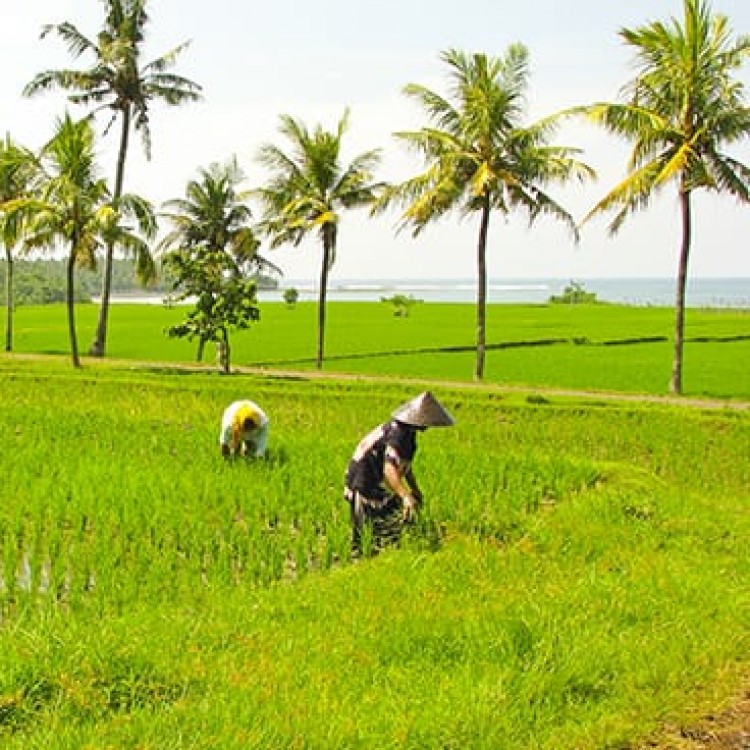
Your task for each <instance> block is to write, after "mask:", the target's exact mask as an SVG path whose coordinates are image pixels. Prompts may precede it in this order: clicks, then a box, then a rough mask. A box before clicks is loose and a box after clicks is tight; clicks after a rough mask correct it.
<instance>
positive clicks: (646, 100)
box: [578, 0, 750, 393]
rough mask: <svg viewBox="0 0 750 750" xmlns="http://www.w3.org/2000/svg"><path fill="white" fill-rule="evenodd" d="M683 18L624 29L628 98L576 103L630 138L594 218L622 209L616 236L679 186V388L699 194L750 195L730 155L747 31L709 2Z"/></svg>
mask: <svg viewBox="0 0 750 750" xmlns="http://www.w3.org/2000/svg"><path fill="white" fill-rule="evenodd" d="M683 9H684V17H683V21H682V23H680V21H679V20H677V19H674V18H673V19H671V20H670V21H669V22H667V23H664V22H661V21H656V22H653V23H649V24H647V25H646V26H642V27H640V28H636V29H622V30H621V31H620V36H621V37H622V39H623V40H624V42H625V43H626V44H627V45H629V46H630V47H632V48H633V51H634V53H635V63H636V66H637V71H636V76H635V78H634V79H633V80H632V81H630V82H629V83H628V84H627V85H626V86H625V87H624V88H623V90H622V93H623V98H624V101H622V102H615V103H608V102H604V103H597V104H594V105H592V106H589V107H583V108H578V111H579V112H584V113H585V114H587V115H588V116H589V117H590V118H591V119H593V120H594V121H595V122H597V123H599V124H600V125H602V126H603V127H604V128H605V129H606V130H608V131H610V132H612V133H614V134H616V135H618V136H621V137H623V138H625V139H626V140H628V141H630V142H632V144H633V148H632V152H631V156H630V161H629V163H628V174H627V176H626V177H625V179H623V180H622V182H620V184H618V185H616V186H615V187H614V188H613V189H612V190H611V191H610V192H609V193H608V194H607V195H605V196H604V198H602V200H600V201H599V203H597V204H596V206H594V208H593V209H592V210H591V212H590V213H589V214H588V216H587V217H586V218H587V219H588V218H590V217H591V216H594V215H596V214H599V213H603V212H608V211H610V210H614V211H615V215H614V218H613V219H612V221H611V223H610V227H609V228H610V232H611V233H615V232H617V230H618V229H619V228H620V227H621V226H622V224H623V222H624V221H625V219H626V218H627V217H628V215H629V214H631V213H632V212H634V211H636V210H639V209H643V208H646V207H647V206H648V204H649V203H650V201H651V199H652V197H654V196H655V195H656V194H657V193H659V192H660V191H661V190H662V189H663V188H664V187H666V186H667V185H669V184H675V185H676V187H677V193H678V198H679V205H680V213H681V231H682V242H681V247H680V253H679V262H678V270H677V288H676V294H675V334H674V358H673V363H672V375H671V379H670V383H669V390H670V391H671V392H673V393H681V392H682V371H683V342H684V330H685V288H686V283H687V277H688V260H689V256H690V249H691V242H692V226H693V217H692V195H693V192H694V191H695V190H698V189H701V188H702V189H706V190H712V191H716V192H723V193H728V194H729V195H732V196H734V197H735V198H737V199H738V200H740V201H742V202H744V203H747V202H748V201H749V200H750V170H748V168H747V167H746V166H745V165H744V164H742V163H740V162H739V161H737V160H736V159H735V158H733V157H731V156H729V155H727V154H726V153H724V152H723V149H724V147H725V146H728V145H732V144H735V143H737V142H738V141H740V140H742V139H743V138H745V137H747V136H748V135H749V134H750V109H749V108H748V107H747V106H746V105H745V103H744V100H743V93H744V92H743V86H742V84H741V82H740V81H738V80H737V79H736V78H735V77H734V76H733V74H734V72H735V71H737V69H738V68H739V67H740V66H741V65H742V63H743V62H744V61H745V59H746V58H747V57H748V55H750V36H741V37H737V38H736V39H732V34H731V31H730V28H729V23H728V20H727V18H726V17H725V16H723V15H712V13H711V10H710V7H709V5H708V4H707V3H706V2H704V0H683Z"/></svg>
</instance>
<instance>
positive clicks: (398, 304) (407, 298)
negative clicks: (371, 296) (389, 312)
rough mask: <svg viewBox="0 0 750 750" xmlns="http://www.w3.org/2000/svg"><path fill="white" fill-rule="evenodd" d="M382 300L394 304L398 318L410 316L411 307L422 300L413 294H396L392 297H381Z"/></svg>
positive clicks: (394, 312)
mask: <svg viewBox="0 0 750 750" xmlns="http://www.w3.org/2000/svg"><path fill="white" fill-rule="evenodd" d="M380 301H381V302H388V303H390V304H391V305H393V314H394V315H395V316H396V317H397V318H408V317H409V313H410V312H411V308H412V307H413V306H414V305H415V304H416V303H417V302H421V301H422V300H421V299H417V298H416V297H414V296H413V295H411V294H409V295H406V294H394V295H393V296H392V297H381V298H380Z"/></svg>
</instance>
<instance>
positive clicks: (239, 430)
mask: <svg viewBox="0 0 750 750" xmlns="http://www.w3.org/2000/svg"><path fill="white" fill-rule="evenodd" d="M267 443H268V417H267V416H266V413H265V412H264V411H263V409H261V408H260V406H258V404H256V403H255V402H254V401H250V400H248V399H245V400H243V401H235V402H234V403H231V404H230V405H229V406H228V407H227V408H226V409H225V411H224V414H223V415H222V418H221V431H220V433H219V445H220V446H221V455H222V456H225V457H230V456H237V455H241V456H254V457H256V458H260V457H262V456H263V455H265V452H266V445H267Z"/></svg>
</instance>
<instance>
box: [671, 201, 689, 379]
mask: <svg viewBox="0 0 750 750" xmlns="http://www.w3.org/2000/svg"><path fill="white" fill-rule="evenodd" d="M680 212H681V214H682V248H681V249H680V263H679V268H678V270H677V290H676V294H675V326H674V359H673V361H672V379H671V381H670V383H669V390H670V392H671V393H682V353H683V344H684V340H685V338H684V337H685V288H686V286H687V270H688V258H689V256H690V241H691V237H692V221H691V212H690V191H689V190H684V189H683V190H681V191H680Z"/></svg>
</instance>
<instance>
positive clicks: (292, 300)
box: [283, 287, 299, 307]
mask: <svg viewBox="0 0 750 750" xmlns="http://www.w3.org/2000/svg"><path fill="white" fill-rule="evenodd" d="M283 296H284V302H285V303H286V306H287V307H294V306H295V305H296V304H297V300H298V299H299V292H298V291H297V290H296V289H295V288H294V287H289V289H285V290H284V295H283Z"/></svg>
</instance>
